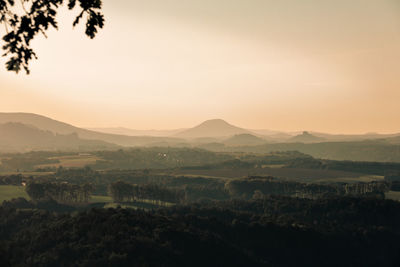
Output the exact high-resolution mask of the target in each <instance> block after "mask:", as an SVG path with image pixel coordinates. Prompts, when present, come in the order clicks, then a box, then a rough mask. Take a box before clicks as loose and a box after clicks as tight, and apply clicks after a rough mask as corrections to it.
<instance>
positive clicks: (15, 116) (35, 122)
mask: <svg viewBox="0 0 400 267" xmlns="http://www.w3.org/2000/svg"><path fill="white" fill-rule="evenodd" d="M8 122H18V123H22V124H25V125H32V126H34V127H36V128H38V129H40V130H45V131H50V132H53V133H56V134H62V135H69V134H73V133H76V134H77V135H78V137H79V138H82V139H89V140H101V141H105V142H108V143H113V144H117V145H120V146H146V145H152V144H153V143H167V144H175V143H181V142H182V141H184V140H182V139H179V138H172V137H152V136H126V135H118V134H107V133H99V132H96V131H91V130H86V129H82V128H78V127H75V126H73V125H70V124H67V123H64V122H60V121H57V120H53V119H50V118H48V117H45V116H41V115H37V114H33V113H0V124H4V123H8Z"/></svg>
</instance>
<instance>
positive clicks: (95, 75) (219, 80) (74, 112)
mask: <svg viewBox="0 0 400 267" xmlns="http://www.w3.org/2000/svg"><path fill="white" fill-rule="evenodd" d="M103 3H104V7H103V12H104V14H105V18H106V25H105V28H104V29H103V30H101V31H100V33H99V34H98V36H97V37H96V38H95V39H93V40H90V39H89V38H87V37H86V36H85V35H84V33H83V31H84V29H83V27H82V25H81V26H79V27H76V28H75V29H73V28H72V21H73V19H74V14H76V12H70V11H67V10H66V9H65V8H64V9H62V10H60V12H59V16H58V19H59V22H60V25H59V26H60V28H59V30H58V31H55V30H52V31H50V32H49V34H48V38H47V39H46V38H44V37H38V38H37V39H36V40H35V41H34V42H33V45H32V46H33V48H34V49H35V51H36V53H37V54H38V57H39V59H38V60H36V61H34V62H32V64H31V65H30V68H31V74H30V75H25V74H24V73H20V74H18V75H16V74H15V73H10V72H7V71H6V69H5V67H4V63H5V61H6V58H0V112H32V113H37V114H41V115H45V116H49V117H51V118H53V119H57V120H60V121H64V122H67V123H70V124H73V125H76V126H80V127H118V126H120V127H128V128H133V129H174V128H185V127H192V126H194V125H196V124H199V123H201V122H202V121H204V120H207V119H214V118H221V119H225V120H227V121H228V122H230V123H232V124H235V125H238V126H240V127H244V128H251V129H273V130H282V131H299V130H309V131H320V132H330V133H349V134H351V133H366V132H380V133H395V132H400V123H399V122H400V1H397V0H391V1H389V0H352V1H348V0H324V1H321V0H302V1H298V0H292V1H289V0H280V1H272V0H271V1H269V0H201V1H200V0H186V1H182V0H146V1H139V0H103ZM2 33H3V32H0V34H2Z"/></svg>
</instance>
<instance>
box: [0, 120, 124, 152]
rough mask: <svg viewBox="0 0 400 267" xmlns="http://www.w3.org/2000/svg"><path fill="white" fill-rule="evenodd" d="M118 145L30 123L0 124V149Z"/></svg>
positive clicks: (72, 148) (19, 149)
mask: <svg viewBox="0 0 400 267" xmlns="http://www.w3.org/2000/svg"><path fill="white" fill-rule="evenodd" d="M117 148H118V146H117V145H114V144H110V143H107V142H104V141H97V140H85V139H80V138H79V137H78V135H77V134H75V133H73V134H67V135H60V134H54V133H52V132H50V131H45V130H40V129H38V128H36V127H34V126H31V125H25V124H22V123H16V122H9V123H5V124H0V151H1V152H25V151H31V150H66V151H71V150H100V149H101V150H104V149H117Z"/></svg>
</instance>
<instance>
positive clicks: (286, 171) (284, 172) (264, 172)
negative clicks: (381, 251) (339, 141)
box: [172, 168, 383, 183]
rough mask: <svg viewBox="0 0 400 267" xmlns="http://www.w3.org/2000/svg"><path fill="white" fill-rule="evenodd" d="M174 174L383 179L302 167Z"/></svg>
mask: <svg viewBox="0 0 400 267" xmlns="http://www.w3.org/2000/svg"><path fill="white" fill-rule="evenodd" d="M172 174H173V175H185V176H204V177H219V178H243V177H248V176H273V177H276V178H280V179H285V180H291V181H299V182H306V183H310V182H314V183H327V182H347V183H354V182H371V181H377V180H382V179H383V176H377V175H365V174H362V173H356V172H345V171H336V170H317V169H302V168H259V169H216V170H177V171H173V172H172Z"/></svg>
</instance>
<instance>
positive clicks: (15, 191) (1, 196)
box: [0, 185, 30, 203]
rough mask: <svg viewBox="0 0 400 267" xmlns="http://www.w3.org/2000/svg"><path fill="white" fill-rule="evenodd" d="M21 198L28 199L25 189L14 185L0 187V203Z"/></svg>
mask: <svg viewBox="0 0 400 267" xmlns="http://www.w3.org/2000/svg"><path fill="white" fill-rule="evenodd" d="M19 197H23V198H26V199H28V200H29V199H30V198H29V196H28V194H27V193H26V192H25V187H23V186H15V185H0V203H2V202H3V201H4V200H11V199H13V198H19Z"/></svg>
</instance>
